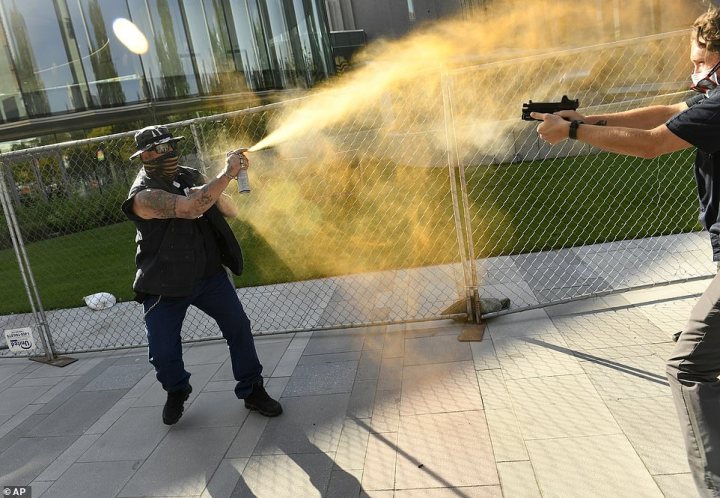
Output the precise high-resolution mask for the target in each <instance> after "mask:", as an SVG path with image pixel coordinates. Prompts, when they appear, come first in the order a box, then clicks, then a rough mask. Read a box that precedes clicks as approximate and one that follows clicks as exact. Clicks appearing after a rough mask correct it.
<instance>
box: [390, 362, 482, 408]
mask: <svg viewBox="0 0 720 498" xmlns="http://www.w3.org/2000/svg"><path fill="white" fill-rule="evenodd" d="M482 408H483V404H482V398H481V397H480V389H479V387H478V383H477V374H476V371H475V365H474V364H473V362H472V361H461V362H457V363H438V364H434V365H414V366H409V367H405V368H404V370H403V382H402V399H401V402H400V415H401V416H405V415H420V414H423V413H443V412H454V411H464V410H482Z"/></svg>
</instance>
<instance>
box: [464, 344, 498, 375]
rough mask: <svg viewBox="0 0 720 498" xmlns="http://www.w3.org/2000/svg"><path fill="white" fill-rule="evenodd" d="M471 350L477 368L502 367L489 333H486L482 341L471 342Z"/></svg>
mask: <svg viewBox="0 0 720 498" xmlns="http://www.w3.org/2000/svg"><path fill="white" fill-rule="evenodd" d="M470 351H471V352H472V357H473V361H474V362H475V369H476V370H490V369H493V368H500V362H498V359H497V355H496V354H495V346H493V342H492V340H491V339H490V336H489V335H486V336H485V337H484V338H483V340H482V341H480V342H471V343H470Z"/></svg>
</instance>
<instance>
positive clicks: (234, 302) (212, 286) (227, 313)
mask: <svg viewBox="0 0 720 498" xmlns="http://www.w3.org/2000/svg"><path fill="white" fill-rule="evenodd" d="M192 304H194V305H195V306H197V307H198V309H200V310H201V311H203V312H205V313H207V314H208V315H210V316H211V317H212V318H214V319H215V321H216V322H217V324H218V326H219V327H220V331H221V332H222V335H223V337H224V338H225V340H226V341H227V343H228V347H229V349H230V362H231V363H232V370H233V376H234V377H235V380H236V381H237V384H236V385H235V394H236V395H237V397H238V398H241V399H244V398H247V397H248V396H249V395H250V393H251V392H252V390H253V384H255V383H257V382H259V381H261V380H262V369H263V367H262V365H261V364H260V360H259V359H258V356H257V352H256V351H255V341H254V340H253V336H252V332H251V330H250V319H249V318H248V317H247V315H246V314H245V310H244V309H243V307H242V304H241V303H240V299H238V297H237V294H236V293H235V288H234V287H233V285H232V283H231V282H230V279H229V278H228V276H227V275H226V274H225V272H222V273H219V274H218V275H216V276H215V277H213V278H210V279H207V280H206V281H205V282H204V285H203V287H202V290H201V292H199V293H198V295H197V297H196V298H195V300H194V302H193V303H192Z"/></svg>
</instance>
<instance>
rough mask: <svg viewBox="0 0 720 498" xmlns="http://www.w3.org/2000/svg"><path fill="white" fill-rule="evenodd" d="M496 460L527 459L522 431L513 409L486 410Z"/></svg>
mask: <svg viewBox="0 0 720 498" xmlns="http://www.w3.org/2000/svg"><path fill="white" fill-rule="evenodd" d="M485 418H486V419H487V424H488V430H489V431H490V439H491V440H492V444H493V453H494V455H495V461H496V462H512V461H517V460H527V459H528V454H527V450H526V449H525V442H524V441H523V437H522V433H521V432H520V426H519V424H518V421H517V418H516V417H515V412H513V411H512V410H508V409H505V410H485Z"/></svg>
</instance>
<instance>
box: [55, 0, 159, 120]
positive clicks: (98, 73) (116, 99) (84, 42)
mask: <svg viewBox="0 0 720 498" xmlns="http://www.w3.org/2000/svg"><path fill="white" fill-rule="evenodd" d="M68 9H69V11H70V17H71V19H72V25H73V28H74V37H75V38H76V42H77V46H78V48H79V52H80V57H81V60H82V66H83V69H84V71H85V76H86V78H87V80H88V86H89V89H90V96H91V100H92V103H93V105H94V106H95V107H107V106H117V105H123V104H125V103H135V102H143V101H145V100H147V98H148V97H147V93H146V90H145V83H144V80H143V79H144V75H143V70H142V64H141V63H140V57H139V56H138V55H135V54H133V53H132V52H130V51H129V50H128V49H127V48H126V47H125V46H124V45H123V44H122V43H120V41H119V40H118V39H117V37H116V36H115V35H114V34H113V30H112V23H113V21H115V19H118V18H121V17H122V18H125V19H128V18H129V17H130V14H129V12H128V10H127V6H126V5H125V3H124V2H118V1H117V0H73V1H70V2H68Z"/></svg>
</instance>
